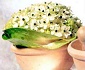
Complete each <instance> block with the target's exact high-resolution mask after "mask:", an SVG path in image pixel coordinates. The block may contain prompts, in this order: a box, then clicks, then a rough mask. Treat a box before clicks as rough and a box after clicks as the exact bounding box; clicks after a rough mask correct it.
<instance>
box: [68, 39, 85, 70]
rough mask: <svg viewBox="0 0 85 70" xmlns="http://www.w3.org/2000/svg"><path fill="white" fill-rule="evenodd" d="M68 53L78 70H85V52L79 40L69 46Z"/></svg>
mask: <svg viewBox="0 0 85 70" xmlns="http://www.w3.org/2000/svg"><path fill="white" fill-rule="evenodd" d="M68 53H69V54H70V55H71V56H72V57H73V60H74V63H75V65H76V68H77V70H85V51H83V50H82V43H81V42H80V41H79V40H78V39H77V40H74V41H73V42H71V43H70V44H69V46H68Z"/></svg>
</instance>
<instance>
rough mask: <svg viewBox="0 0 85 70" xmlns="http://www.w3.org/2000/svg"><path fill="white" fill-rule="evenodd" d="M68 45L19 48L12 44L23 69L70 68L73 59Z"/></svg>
mask: <svg viewBox="0 0 85 70" xmlns="http://www.w3.org/2000/svg"><path fill="white" fill-rule="evenodd" d="M67 46H68V45H64V46H62V47H61V48H58V49H54V50H49V49H45V48H37V49H32V48H24V49H18V48H16V46H12V47H11V50H12V51H13V52H14V53H15V56H16V59H17V62H18V63H19V65H20V67H21V68H22V70H70V68H71V67H72V65H73V59H72V57H71V56H70V55H69V54H68V52H67Z"/></svg>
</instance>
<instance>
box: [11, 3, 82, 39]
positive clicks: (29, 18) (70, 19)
mask: <svg viewBox="0 0 85 70" xmlns="http://www.w3.org/2000/svg"><path fill="white" fill-rule="evenodd" d="M10 22H11V23H12V27H14V28H15V27H23V28H27V29H31V30H36V31H38V32H44V33H47V34H51V35H55V36H57V37H63V38H70V37H72V36H74V35H75V33H76V31H77V30H78V28H79V27H80V26H81V21H80V20H79V19H78V18H77V17H74V15H73V14H72V11H71V10H70V8H69V7H66V6H64V5H62V4H58V3H52V2H49V3H48V2H45V3H42V4H32V5H31V6H30V7H27V8H25V9H24V10H19V12H17V13H15V14H14V15H13V16H12V18H11V21H10Z"/></svg>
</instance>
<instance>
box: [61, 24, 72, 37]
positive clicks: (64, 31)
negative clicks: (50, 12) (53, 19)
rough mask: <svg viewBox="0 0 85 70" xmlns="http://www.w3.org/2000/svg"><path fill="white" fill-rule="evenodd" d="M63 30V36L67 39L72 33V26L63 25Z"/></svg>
mask: <svg viewBox="0 0 85 70" xmlns="http://www.w3.org/2000/svg"><path fill="white" fill-rule="evenodd" d="M61 30H62V34H63V35H64V37H65V38H67V37H68V36H69V35H70V34H71V31H69V30H70V26H66V25H63V26H62V27H61Z"/></svg>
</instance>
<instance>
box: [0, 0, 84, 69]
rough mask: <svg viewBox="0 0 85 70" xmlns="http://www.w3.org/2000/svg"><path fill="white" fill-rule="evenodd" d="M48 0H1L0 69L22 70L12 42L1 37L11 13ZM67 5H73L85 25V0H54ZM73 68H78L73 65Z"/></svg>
mask: <svg viewBox="0 0 85 70" xmlns="http://www.w3.org/2000/svg"><path fill="white" fill-rule="evenodd" d="M42 1H43V2H44V1H48V0H0V70H21V69H20V67H19V65H18V64H17V62H16V59H15V56H14V54H13V53H12V52H11V50H10V45H11V43H10V42H8V41H4V40H2V38H1V35H2V33H3V32H2V29H3V27H4V25H5V23H6V22H7V20H8V19H9V18H10V17H11V14H13V13H14V12H16V11H18V10H19V9H21V8H22V9H23V8H25V7H27V6H29V5H30V4H33V3H37V2H42ZM50 1H51V0H50ZM52 1H54V2H58V3H61V4H64V5H67V6H71V7H72V10H73V13H74V14H75V15H76V16H78V17H79V18H80V19H81V20H82V23H83V25H85V24H84V23H85V13H84V12H85V9H84V4H85V3H84V0H79V1H78V0H52ZM72 70H76V68H75V66H74V65H73V67H72Z"/></svg>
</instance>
